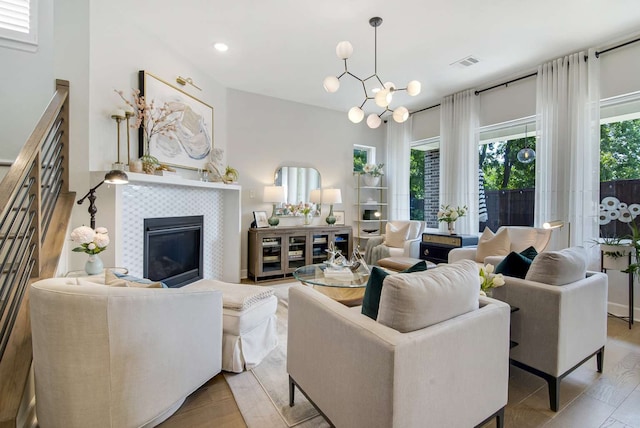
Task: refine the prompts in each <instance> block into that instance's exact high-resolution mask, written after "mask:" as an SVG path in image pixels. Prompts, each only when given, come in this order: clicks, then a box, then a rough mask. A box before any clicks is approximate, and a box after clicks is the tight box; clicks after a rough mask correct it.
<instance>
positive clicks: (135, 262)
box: [91, 171, 241, 282]
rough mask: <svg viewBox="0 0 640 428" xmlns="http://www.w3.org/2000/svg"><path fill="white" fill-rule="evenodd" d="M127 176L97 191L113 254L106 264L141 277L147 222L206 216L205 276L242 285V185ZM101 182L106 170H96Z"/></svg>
mask: <svg viewBox="0 0 640 428" xmlns="http://www.w3.org/2000/svg"><path fill="white" fill-rule="evenodd" d="M127 175H128V176H129V184H127V185H120V186H114V185H103V186H101V187H100V188H99V189H98V191H97V193H98V199H97V201H96V205H97V207H98V213H97V216H96V220H97V225H98V226H105V227H106V228H107V229H108V230H109V237H110V238H111V245H110V247H109V248H110V249H113V250H114V251H105V252H104V253H102V254H101V257H102V259H103V260H104V262H105V266H123V267H126V268H128V269H129V272H130V274H131V275H134V276H140V277H142V276H143V252H144V242H143V238H144V230H143V229H144V226H143V224H144V219H145V218H157V217H179V216H192V215H203V216H204V249H203V257H204V266H203V273H204V277H205V278H213V279H220V280H223V281H228V282H239V281H240V251H241V250H240V240H241V233H240V217H241V209H240V191H241V186H239V185H227V184H223V183H205V182H201V181H196V180H188V179H184V178H181V177H167V176H154V175H146V174H136V173H127ZM103 178H104V172H99V171H98V172H92V173H91V182H92V185H95V184H97V183H99V182H100V180H102V179H103ZM93 183H95V184H93Z"/></svg>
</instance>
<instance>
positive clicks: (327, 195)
mask: <svg viewBox="0 0 640 428" xmlns="http://www.w3.org/2000/svg"><path fill="white" fill-rule="evenodd" d="M322 202H323V203H325V204H329V215H328V216H327V218H326V219H325V221H326V222H327V224H328V225H329V226H333V225H334V224H335V222H336V218H335V216H334V215H333V204H341V203H342V193H341V192H340V189H324V190H323V191H322Z"/></svg>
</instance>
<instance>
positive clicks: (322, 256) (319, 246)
mask: <svg viewBox="0 0 640 428" xmlns="http://www.w3.org/2000/svg"><path fill="white" fill-rule="evenodd" d="M329 242H330V241H329V234H328V233H314V234H313V240H312V241H311V251H312V254H311V255H312V260H313V264H316V263H322V262H324V261H325V260H327V249H328V248H329Z"/></svg>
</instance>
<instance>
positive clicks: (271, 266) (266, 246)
mask: <svg viewBox="0 0 640 428" xmlns="http://www.w3.org/2000/svg"><path fill="white" fill-rule="evenodd" d="M261 243H262V272H263V273H265V274H269V273H278V272H282V237H281V236H269V237H263V238H262V242H261Z"/></svg>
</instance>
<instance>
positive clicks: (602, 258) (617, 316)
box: [600, 252, 634, 330]
mask: <svg viewBox="0 0 640 428" xmlns="http://www.w3.org/2000/svg"><path fill="white" fill-rule="evenodd" d="M630 264H631V253H629V263H628V264H627V266H629V265H630ZM600 271H601V272H604V273H607V269H606V268H605V267H604V254H602V252H601V254H600ZM627 275H628V276H629V315H627V316H626V317H625V316H620V315H614V314H612V313H611V312H607V315H609V316H610V317H614V318H618V319H620V320H623V321H627V322H628V323H629V330H631V326H633V301H634V299H633V274H632V273H631V272H629V273H628V274H627Z"/></svg>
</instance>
